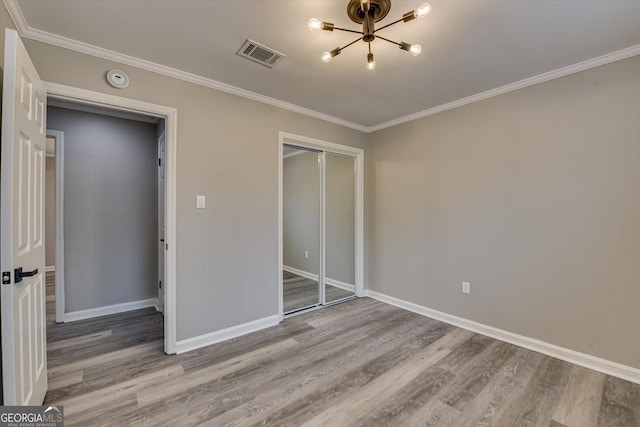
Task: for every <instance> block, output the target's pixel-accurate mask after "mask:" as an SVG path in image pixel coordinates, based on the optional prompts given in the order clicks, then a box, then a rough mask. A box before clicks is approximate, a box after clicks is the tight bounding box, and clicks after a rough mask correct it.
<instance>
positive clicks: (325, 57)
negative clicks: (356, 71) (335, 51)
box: [322, 52, 333, 62]
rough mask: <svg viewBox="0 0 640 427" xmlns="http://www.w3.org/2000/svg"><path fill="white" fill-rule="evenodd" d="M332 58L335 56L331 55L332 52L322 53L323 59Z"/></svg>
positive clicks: (326, 60) (329, 59)
mask: <svg viewBox="0 0 640 427" xmlns="http://www.w3.org/2000/svg"><path fill="white" fill-rule="evenodd" d="M331 58H333V56H331V52H325V53H323V54H322V60H323V61H324V62H329V61H331Z"/></svg>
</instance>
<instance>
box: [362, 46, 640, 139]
mask: <svg viewBox="0 0 640 427" xmlns="http://www.w3.org/2000/svg"><path fill="white" fill-rule="evenodd" d="M636 55H640V44H639V45H635V46H631V47H628V48H626V49H622V50H618V51H615V52H611V53H607V54H605V55H602V56H598V57H596V58H591V59H587V60H586V61H582V62H578V63H577V64H573V65H569V66H567V67H562V68H558V69H557V70H553V71H548V72H546V73H542V74H538V75H537V76H533V77H529V78H526V79H524V80H520V81H517V82H514V83H509V84H507V85H504V86H500V87H497V88H495V89H490V90H487V91H485V92H480V93H477V94H475V95H471V96H468V97H466V98H462V99H458V100H455V101H452V102H448V103H446V104H442V105H438V106H437V107H433V108H429V109H427V110H423V111H419V112H417V113H414V114H409V115H408V116H403V117H399V118H397V119H394V120H390V121H388V122H384V123H380V124H378V125H375V126H371V127H369V128H368V129H367V131H368V133H370V132H376V131H379V130H382V129H386V128H390V127H392V126H397V125H399V124H402V123H407V122H411V121H413V120H418V119H421V118H423V117H427V116H431V115H433V114H437V113H441V112H443V111H447V110H452V109H454V108H458V107H462V106H463V105H467V104H472V103H474V102H478V101H483V100H485V99H488V98H493V97H494V96H498V95H503V94H505V93H508V92H513V91H514V90H518V89H523V88H525V87H529V86H533V85H537V84H539V83H544V82H547V81H549V80H554V79H558V78H560V77H564V76H568V75H569V74H574V73H579V72H580V71H585V70H589V69H591V68H595V67H599V66H601V65H606V64H610V63H612V62H616V61H620V60H622V59H626V58H630V57H632V56H636Z"/></svg>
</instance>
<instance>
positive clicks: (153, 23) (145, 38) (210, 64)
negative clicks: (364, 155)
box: [17, 0, 640, 127]
mask: <svg viewBox="0 0 640 427" xmlns="http://www.w3.org/2000/svg"><path fill="white" fill-rule="evenodd" d="M422 2H423V0H415V1H413V0H412V1H408V0H407V1H399V0H393V2H392V7H391V11H390V13H389V15H388V16H387V18H385V20H383V21H381V24H384V23H387V22H391V21H393V20H396V19H399V18H401V17H402V14H403V13H405V12H408V11H410V10H412V9H414V8H416V7H417V6H419V5H420V4H421V3H422ZM17 3H18V5H19V6H20V8H21V9H22V13H23V14H24V17H25V20H26V23H27V24H28V26H29V27H30V28H32V29H36V30H41V31H45V32H48V33H53V34H56V35H59V36H64V37H67V38H70V39H74V40H77V41H81V42H84V43H88V44H91V45H95V46H98V47H101V48H104V49H108V50H111V51H115V52H119V53H122V54H126V55H130V56H133V57H137V58H141V59H144V60H147V61H151V62H154V63H157V64H161V65H164V66H168V67H172V68H175V69H179V70H183V71H186V72H189V73H193V74H196V75H198V76H202V77H205V78H208V79H213V80H216V81H218V82H222V83H225V84H228V85H232V86H236V87H239V88H242V89H245V90H248V91H251V92H255V93H258V94H261V95H265V96H268V97H272V98H275V99H277V100H281V101H285V102H288V103H291V104H295V105H297V106H301V107H304V108H307V109H310V110H314V111H317V112H320V113H323V114H327V115H330V116H333V117H337V118H339V119H342V120H346V121H349V122H352V123H355V124H358V125H361V126H365V127H371V126H375V125H379V124H381V123H385V122H388V121H391V120H394V119H398V118H400V117H404V116H407V115H411V114H415V113H417V112H420V111H423V110H428V109H432V108H434V107H437V106H440V105H443V104H446V103H449V102H452V101H455V100H459V99H462V98H465V97H469V96H472V95H474V94H478V93H481V92H484V91H487V90H491V89H494V88H497V87H500V86H504V85H507V84H510V83H513V82H517V81H520V80H523V79H527V78H530V77H532V76H536V75H539V74H542V73H545V72H549V71H552V70H556V69H559V68H562V67H566V66H569V65H572V64H575V63H578V62H581V61H585V60H588V59H591V58H594V57H598V56H601V55H604V54H607V53H610V52H614V51H618V50H621V49H624V48H629V47H631V46H636V45H640V25H638V22H640V1H616V0H607V1H584V0H578V1H571V0H564V1H543V0H534V1H489V0H487V1H477V0H471V1H449V0H447V1H439V0H432V1H431V4H432V6H433V9H432V12H431V14H430V15H428V16H426V17H425V18H423V19H416V20H414V21H411V22H408V23H400V24H397V25H395V26H393V27H391V28H388V29H386V30H383V31H381V32H380V34H381V35H383V36H385V37H387V38H391V39H393V40H396V41H407V42H409V43H419V44H421V45H422V54H421V55H420V56H417V57H413V56H411V55H409V54H408V53H407V52H404V51H401V50H400V49H398V48H397V47H396V46H394V45H390V44H388V43H385V42H383V41H381V40H376V41H374V43H372V48H373V52H374V54H375V56H376V62H377V67H376V69H375V70H373V71H369V70H367V69H366V68H365V64H366V44H365V43H362V42H358V43H356V44H355V45H354V46H352V47H350V48H348V49H346V50H344V51H343V52H342V54H341V55H339V56H337V57H335V58H334V59H333V60H332V61H331V62H329V63H323V62H322V61H321V60H320V55H321V54H322V52H324V51H326V50H330V49H333V48H335V47H337V46H343V45H345V44H347V43H348V42H350V41H352V40H353V39H355V37H356V36H357V35H355V34H348V33H343V32H338V31H334V32H328V31H319V32H311V31H309V30H308V28H307V21H308V20H309V18H311V17H316V18H318V19H320V20H325V21H329V22H333V23H335V24H336V26H341V27H346V28H353V29H356V30H359V28H358V27H357V25H356V24H355V23H353V22H351V21H350V20H349V18H348V17H347V14H346V5H347V0H306V1H290V0H255V1H251V0H220V1H204V0H202V1H192V0H181V1H159V0H136V1H131V0H110V1H82V0H57V1H50V0H18V2H17ZM381 24H378V26H380V25H381ZM352 36H354V37H352ZM247 38H251V39H253V40H255V41H257V42H259V43H263V44H265V45H267V46H269V47H271V48H273V49H275V50H277V51H280V52H282V53H284V54H285V55H287V56H286V58H284V59H283V60H282V61H281V62H280V63H279V64H278V65H277V66H276V67H275V68H274V69H269V68H267V67H264V66H262V65H260V64H256V63H254V62H251V61H247V60H246V59H243V58H241V57H239V56H237V55H236V52H237V50H238V49H239V48H240V46H242V44H243V43H244V41H245V40H246V39H247ZM105 71H106V70H105ZM132 84H135V82H132Z"/></svg>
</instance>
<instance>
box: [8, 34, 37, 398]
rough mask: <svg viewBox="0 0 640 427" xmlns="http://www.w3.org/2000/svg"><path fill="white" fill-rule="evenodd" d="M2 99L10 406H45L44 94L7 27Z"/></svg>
mask: <svg viewBox="0 0 640 427" xmlns="http://www.w3.org/2000/svg"><path fill="white" fill-rule="evenodd" d="M3 87H4V92H3V98H2V164H1V168H2V178H1V181H0V182H1V186H0V201H1V202H2V207H1V209H0V234H1V235H2V243H1V255H0V271H2V378H3V382H4V404H5V405H41V404H42V402H43V400H44V395H45V393H46V392H47V347H46V316H45V283H44V235H43V231H44V168H45V154H46V151H45V129H46V126H45V112H46V105H45V103H46V92H45V89H44V85H43V84H42V81H41V80H40V77H38V73H37V72H36V69H35V67H34V66H33V63H32V62H31V59H30V58H29V55H28V54H27V51H26V49H25V47H24V45H23V44H22V41H21V40H20V37H18V34H17V33H16V32H15V31H13V30H7V32H6V43H5V60H4V81H3Z"/></svg>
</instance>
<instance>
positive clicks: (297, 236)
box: [282, 146, 322, 313]
mask: <svg viewBox="0 0 640 427" xmlns="http://www.w3.org/2000/svg"><path fill="white" fill-rule="evenodd" d="M320 160H321V153H320V152H318V151H317V150H308V149H304V148H301V147H296V146H286V150H285V151H284V159H283V175H282V180H283V187H282V188H283V194H282V203H283V210H282V221H283V230H282V250H283V266H282V267H283V270H284V271H283V310H284V313H291V312H294V311H298V310H301V309H304V308H309V307H315V306H317V305H318V304H320V303H321V302H322V297H321V292H320V291H321V288H320V281H319V278H320V277H321V252H322V247H321V241H322V239H321V227H320V220H321V212H322V211H321V209H322V205H321V185H322V176H321V167H320V165H321V164H320Z"/></svg>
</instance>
